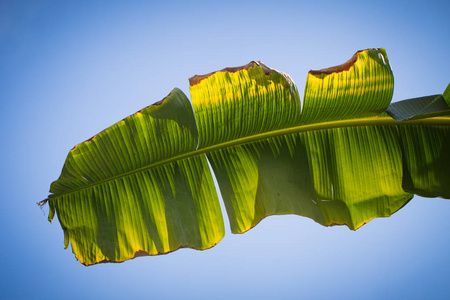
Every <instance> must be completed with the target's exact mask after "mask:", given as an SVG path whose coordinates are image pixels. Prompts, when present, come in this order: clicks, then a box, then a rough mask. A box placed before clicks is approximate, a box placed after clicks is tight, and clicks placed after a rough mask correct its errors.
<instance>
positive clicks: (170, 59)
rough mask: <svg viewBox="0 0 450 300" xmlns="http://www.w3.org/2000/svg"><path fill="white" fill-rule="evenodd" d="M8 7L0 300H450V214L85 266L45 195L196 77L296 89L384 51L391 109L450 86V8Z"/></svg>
mask: <svg viewBox="0 0 450 300" xmlns="http://www.w3.org/2000/svg"><path fill="white" fill-rule="evenodd" d="M211 2H212V1H209V2H208V1H183V2H181V1H180V2H177V1H164V2H160V3H158V2H152V1H108V2H106V1H105V2H101V1H97V2H96V4H92V3H91V2H90V1H76V2H75V1H8V0H4V1H2V2H1V3H0V91H1V93H0V100H1V106H2V108H1V109H0V113H1V118H0V125H1V127H0V128H1V133H2V141H3V142H2V144H1V147H0V156H1V157H2V159H1V160H0V164H1V170H2V174H1V175H0V176H1V181H0V182H1V183H2V188H1V191H0V193H1V194H0V195H1V201H2V204H3V205H2V208H3V215H2V217H1V218H0V222H1V226H2V227H1V228H2V229H3V230H2V231H1V233H0V241H1V247H0V251H1V252H0V253H1V257H2V260H1V263H0V264H1V270H2V272H1V275H0V277H1V278H0V284H1V287H2V293H1V294H0V298H1V299H3V298H4V299H21V298H22V299H25V298H28V299H30V298H33V299H40V298H46V299H74V298H111V299H114V298H116V299H121V298H125V297H127V298H131V297H132V296H136V297H137V296H140V297H149V298H164V299H176V298H181V297H184V298H188V299H190V298H192V299H209V298H215V299H229V298H237V299H245V298H247V299H254V298H281V299H295V298H299V297H304V298H306V299H314V298H318V299H320V298H330V297H333V298H344V297H345V298H347V299H357V298H358V299H360V298H365V299H379V298H385V299H389V298H391V299H394V298H399V297H402V298H409V299H413V298H418V299H420V298H422V299H425V298H443V299H444V298H449V297H450V286H449V285H448V282H447V281H448V280H447V279H448V278H449V276H450V262H449V259H448V258H447V255H448V253H447V252H448V251H447V250H448V249H449V247H450V235H449V234H448V232H449V229H450V221H449V220H448V215H449V214H450V202H448V200H444V199H440V198H438V199H425V198H420V197H416V198H414V199H413V200H412V201H411V202H410V203H409V204H408V205H407V206H406V207H404V208H403V209H402V210H400V211H399V212H398V213H396V214H394V215H393V216H392V217H390V218H385V219H376V220H373V221H371V222H369V223H368V224H366V225H365V226H363V227H362V228H361V229H359V230H357V231H355V232H353V231H350V230H348V229H347V228H346V227H332V228H325V227H322V226H320V225H318V224H316V223H314V222H313V221H311V220H309V219H306V218H302V217H299V216H275V217H269V218H267V219H265V220H263V221H262V222H261V223H260V224H259V225H258V226H256V227H255V228H254V229H252V230H250V231H249V232H247V233H245V234H243V235H232V234H231V233H230V231H229V227H228V224H227V221H226V222H225V224H226V226H227V228H226V230H227V232H226V235H225V238H224V239H223V240H222V241H221V242H220V243H219V244H218V245H217V246H216V247H214V248H212V249H210V250H206V251H194V250H190V249H182V250H179V251H176V252H174V253H171V254H169V255H163V256H157V257H144V258H138V259H134V260H131V261H127V262H125V263H122V264H100V265H96V266H92V267H88V268H86V267H84V266H82V265H81V264H80V263H79V262H77V261H76V259H75V257H74V255H73V254H72V253H71V250H70V249H68V250H64V249H63V245H64V244H63V233H62V230H61V228H60V226H59V224H58V222H57V221H55V222H54V223H53V224H50V223H48V222H47V210H48V208H47V207H46V208H45V209H44V211H42V210H40V209H39V208H38V207H37V206H36V205H35V203H36V202H38V201H40V200H42V199H44V198H45V197H46V196H47V195H48V189H49V186H50V183H51V182H52V181H53V180H56V179H57V178H58V176H59V173H60V171H61V168H62V165H63V163H64V160H65V157H66V155H67V153H68V151H69V150H70V149H71V148H72V147H73V146H74V145H75V144H77V143H79V142H81V141H84V140H86V139H87V138H89V137H91V136H93V135H94V134H96V133H98V132H99V131H101V130H103V129H105V128H106V127H108V126H110V125H112V124H114V123H115V122H117V121H119V120H121V119H122V118H124V117H126V116H128V115H130V114H132V113H134V112H136V111H138V110H140V109H141V108H143V107H145V106H147V105H149V104H152V103H154V102H156V101H158V100H161V99H162V98H163V97H165V96H166V95H167V94H168V93H169V92H170V91H171V90H172V89H173V88H174V87H178V88H180V89H181V90H183V91H184V92H185V93H186V95H189V88H188V78H189V77H191V76H193V75H195V74H205V73H209V72H211V71H215V70H219V69H222V68H224V67H231V66H239V65H243V64H246V63H248V62H249V61H251V60H261V61H263V62H264V63H265V64H267V65H268V66H270V67H273V68H276V69H278V70H280V71H283V72H286V73H288V74H290V75H291V77H292V78H293V79H294V81H295V82H296V83H297V86H298V88H299V91H300V95H302V94H303V89H304V84H305V81H306V75H307V72H308V71H309V70H310V69H320V68H325V67H330V66H333V65H337V64H340V63H343V62H345V61H346V60H348V59H349V58H350V57H351V56H352V55H353V54H354V53H355V52H356V51H357V50H361V49H366V48H372V47H385V48H386V50H387V54H388V57H389V60H390V63H391V67H392V69H393V72H394V76H395V90H394V101H396V100H403V99H406V98H412V97H418V96H425V95H431V94H437V93H442V92H443V91H444V89H445V87H446V86H447V84H448V83H449V82H450V60H449V58H448V53H449V50H448V49H449V48H450V39H449V37H450V26H449V23H448V12H449V11H450V2H448V1H427V2H426V3H422V2H419V1H371V2H364V3H362V2H361V3H359V2H351V1H320V3H319V2H317V1H310V2H309V3H303V2H302V1H282V0H278V1H228V2H226V4H225V3H220V2H214V3H211Z"/></svg>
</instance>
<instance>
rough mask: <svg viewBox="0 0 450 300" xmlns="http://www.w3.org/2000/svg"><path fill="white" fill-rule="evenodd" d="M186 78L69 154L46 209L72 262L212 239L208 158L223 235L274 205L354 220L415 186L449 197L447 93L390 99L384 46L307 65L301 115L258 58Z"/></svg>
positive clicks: (322, 219) (390, 208) (213, 205)
mask: <svg viewBox="0 0 450 300" xmlns="http://www.w3.org/2000/svg"><path fill="white" fill-rule="evenodd" d="M190 83H191V86H190V91H191V99H192V106H191V103H190V102H189V100H188V99H187V98H186V96H185V95H184V94H183V93H182V92H181V91H180V90H178V89H175V90H174V91H172V92H171V94H169V96H168V97H166V98H165V99H163V100H161V101H159V102H157V103H155V104H154V105H151V106H149V107H147V108H145V109H143V110H141V111H139V112H137V113H136V114H134V115H132V116H130V117H127V118H125V119H124V120H122V121H121V122H119V123H117V124H115V125H113V126H111V127H110V128H108V129H106V130H105V131H103V132H101V133H99V134H98V135H96V136H95V137H94V138H92V139H90V140H88V141H86V142H84V143H81V144H79V145H77V146H76V147H74V149H72V150H71V151H70V153H69V155H68V157H67V159H66V162H65V164H64V167H63V171H62V173H61V176H60V178H59V179H58V180H57V181H55V182H54V183H53V184H52V186H51V192H52V194H51V195H50V196H49V201H50V203H49V204H50V210H51V213H50V215H49V219H50V220H51V218H52V217H53V212H54V211H55V210H56V212H57V215H58V219H59V221H60V224H61V226H62V228H63V230H64V234H65V243H66V247H67V246H68V243H69V241H70V243H71V245H72V250H73V252H74V253H75V255H76V257H77V259H79V260H80V262H82V263H83V264H85V265H90V264H95V263H98V262H104V261H115V262H119V261H124V260H127V259H130V258H133V257H135V256H140V255H147V254H148V255H155V254H161V253H167V252H170V251H174V250H176V249H178V248H181V247H191V248H194V249H207V248H210V247H212V246H214V245H215V244H217V243H218V242H219V241H220V240H221V239H222V237H223V235H224V224H223V217H222V213H221V210H220V206H219V202H218V196H217V192H216V190H215V187H214V184H213V180H212V174H211V171H210V169H209V166H208V161H209V163H210V164H211V167H212V170H213V171H214V174H215V176H216V178H217V181H218V184H219V187H220V191H221V194H222V198H223V201H224V203H225V207H226V210H227V214H228V218H229V222H230V226H231V230H232V232H233V233H242V232H245V231H247V230H249V229H250V228H251V227H253V226H255V225H256V224H257V223H258V222H259V221H260V220H261V219H263V218H264V217H266V216H268V215H273V214H298V215H302V216H306V217H309V218H311V219H313V220H314V221H316V222H318V223H320V224H322V225H326V226H329V225H335V224H345V225H347V226H348V227H349V228H350V229H357V228H358V227H360V226H362V225H363V224H364V223H366V222H368V221H369V220H371V219H373V218H376V217H386V216H389V215H391V214H392V213H394V212H395V211H397V210H398V209H400V208H401V207H402V206H403V205H405V204H406V203H407V202H408V201H409V200H410V199H411V198H412V197H413V195H414V194H418V195H423V196H428V197H436V196H441V197H445V198H450V187H449V186H450V185H449V184H448V182H449V178H450V158H449V153H450V144H449V142H448V141H449V140H450V139H449V137H450V136H449V135H450V129H449V128H450V127H449V125H450V118H449V117H447V116H444V115H445V114H446V113H447V112H448V110H447V108H448V105H447V103H446V102H445V101H447V98H448V97H447V96H446V95H447V94H448V93H447V90H449V89H448V88H447V90H446V92H444V95H443V96H439V95H438V96H436V97H432V98H430V97H428V98H427V97H424V98H421V99H413V101H410V102H408V101H406V102H404V104H400V105H398V104H391V106H389V103H390V100H391V97H392V91H393V76H392V71H391V69H390V66H389V61H388V59H387V56H386V52H385V51H384V49H368V50H364V51H359V52H357V53H356V54H355V56H354V57H352V59H350V61H349V62H347V63H345V64H343V65H341V66H338V67H334V68H328V69H324V70H319V71H310V73H309V74H308V79H307V84H306V88H305V95H304V102H303V111H301V107H302V105H301V102H300V97H299V95H298V91H297V88H296V86H295V84H294V83H293V81H292V80H291V79H290V77H289V76H288V75H287V74H284V73H282V72H278V71H276V70H273V69H270V68H268V67H267V66H265V65H263V64H262V63H260V62H251V63H249V64H248V65H245V66H243V67H238V68H227V69H224V70H222V71H218V72H214V73H210V74H208V75H203V76H194V77H193V78H191V79H190ZM435 99H440V100H439V103H435V102H436V101H434V100H435ZM433 101H434V102H433ZM431 102H433V103H434V104H435V105H434V106H433V107H432V109H431V111H430V110H426V109H424V108H423V107H424V105H425V106H426V107H427V109H428V108H429V105H428V104H429V103H431ZM424 103H425V104H424ZM427 105H428V106H427ZM445 105H447V106H445ZM405 107H406V108H405ZM411 108H412V109H411ZM421 108H422V109H421ZM385 110H386V112H387V113H388V114H389V115H388V114H386V113H383V112H384V111H385ZM430 113H431V115H430ZM391 116H393V117H394V118H395V120H394V119H393V118H392V117H391ZM430 116H439V117H434V118H430ZM398 119H402V120H403V119H410V121H403V122H398V121H396V120H398Z"/></svg>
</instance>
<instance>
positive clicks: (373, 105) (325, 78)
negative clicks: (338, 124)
mask: <svg viewBox="0 0 450 300" xmlns="http://www.w3.org/2000/svg"><path fill="white" fill-rule="evenodd" d="M393 91H394V77H393V75H392V70H391V67H390V65H389V60H388V58H387V55H386V51H385V49H384V48H380V49H367V50H363V51H358V52H356V53H355V55H353V57H352V58H351V59H350V60H348V61H347V62H346V63H344V64H342V65H339V66H335V67H331V68H326V69H322V70H311V71H309V73H308V77H307V80H306V86H305V96H304V105H303V113H302V117H301V119H302V122H305V123H316V122H323V121H332V120H339V119H349V118H355V117H369V116H375V115H377V114H379V113H381V112H383V111H384V110H385V109H386V108H387V107H388V105H389V103H390V102H391V98H392V94H393Z"/></svg>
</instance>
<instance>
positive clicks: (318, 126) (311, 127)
mask: <svg viewBox="0 0 450 300" xmlns="http://www.w3.org/2000/svg"><path fill="white" fill-rule="evenodd" d="M368 125H377V126H378V125H380V126H382V125H400V126H402V125H403V126H404V125H450V118H448V117H434V118H426V119H419V120H409V121H400V122H399V121H395V120H394V119H392V118H391V117H372V118H360V119H348V120H338V121H331V122H322V123H314V124H307V125H300V126H295V127H289V128H283V129H278V130H273V131H268V132H264V133H259V134H255V135H251V136H246V137H243V138H239V139H235V140H232V141H227V142H224V143H220V144H216V145H212V146H208V147H205V148H202V149H196V150H194V151H191V152H187V153H183V154H180V155H177V156H173V157H171V158H168V159H164V160H160V161H158V162H155V163H153V164H149V165H146V166H144V167H141V168H138V169H135V170H132V171H129V172H126V173H122V174H119V175H116V176H113V177H110V178H107V179H103V180H100V181H97V182H93V183H91V184H88V185H85V186H83V187H80V188H77V189H73V190H70V191H67V192H64V193H59V194H50V195H49V196H48V198H56V197H59V196H63V195H67V194H70V193H74V192H77V191H80V190H84V189H88V188H91V187H94V186H97V185H101V184H103V183H105V182H108V181H113V180H116V179H118V178H121V177H126V176H129V175H132V174H135V173H139V172H142V171H145V170H148V169H151V168H156V167H159V166H161V165H164V164H168V163H171V162H174V161H178V160H182V159H185V158H189V157H194V156H197V155H200V154H205V153H209V152H213V151H216V150H219V149H225V148H228V147H232V146H236V145H244V144H248V143H252V142H256V141H260V140H264V139H268V138H273V137H279V136H283V135H288V134H294V133H299V132H306V131H315V130H323V129H333V128H344V127H361V126H368Z"/></svg>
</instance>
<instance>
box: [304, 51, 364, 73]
mask: <svg viewBox="0 0 450 300" xmlns="http://www.w3.org/2000/svg"><path fill="white" fill-rule="evenodd" d="M361 51H363V50H361ZM361 51H358V52H356V53H355V54H354V55H353V56H352V58H350V59H349V60H348V61H346V62H345V63H343V64H341V65H337V66H334V67H329V68H325V69H320V70H310V71H309V74H311V75H322V74H324V75H329V74H332V73H339V72H343V71H348V70H350V68H351V67H352V66H353V65H354V64H355V63H356V61H357V60H358V53H359V52H361Z"/></svg>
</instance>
